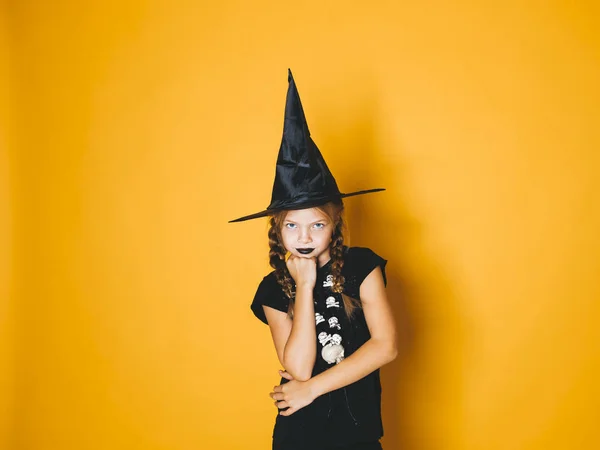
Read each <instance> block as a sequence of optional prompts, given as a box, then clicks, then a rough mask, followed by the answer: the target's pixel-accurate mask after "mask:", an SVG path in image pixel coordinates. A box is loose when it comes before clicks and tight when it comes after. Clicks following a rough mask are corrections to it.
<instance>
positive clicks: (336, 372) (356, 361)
mask: <svg viewBox="0 0 600 450" xmlns="http://www.w3.org/2000/svg"><path fill="white" fill-rule="evenodd" d="M396 354H397V351H396V347H395V345H394V344H393V342H389V341H379V340H375V339H373V338H371V339H369V340H368V341H367V342H365V343H364V344H363V345H362V346H361V347H360V348H359V349H358V350H356V351H355V352H354V353H353V354H352V355H350V356H349V357H347V358H345V359H344V360H343V361H342V362H340V363H339V364H336V365H335V366H333V367H331V368H330V369H328V370H326V371H325V372H323V373H321V374H319V375H317V376H315V377H313V378H311V379H310V383H311V384H312V388H313V389H314V392H315V394H316V395H317V396H320V395H323V394H326V393H327V392H331V391H334V390H336V389H339V388H342V387H344V386H348V385H349V384H352V383H354V382H355V381H358V380H360V379H361V378H363V377H365V376H367V375H368V374H370V373H371V372H373V371H374V370H376V369H379V368H380V367H382V366H384V365H385V364H387V363H389V362H391V361H393V360H394V359H395V358H396Z"/></svg>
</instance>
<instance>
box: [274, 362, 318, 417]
mask: <svg viewBox="0 0 600 450" xmlns="http://www.w3.org/2000/svg"><path fill="white" fill-rule="evenodd" d="M279 374H280V375H281V376H282V377H283V378H285V379H286V380H290V381H288V382H287V383H285V384H280V385H279V386H275V387H274V388H273V391H274V392H271V393H270V394H269V395H270V396H271V398H272V399H274V400H275V406H276V407H277V408H278V409H282V408H288V409H287V410H285V411H279V415H281V416H290V415H292V414H294V413H295V412H296V411H298V410H299V409H302V408H304V407H305V406H308V405H310V404H311V403H312V402H313V401H314V400H315V398H316V397H317V396H316V395H315V393H314V391H313V389H312V383H311V381H310V380H308V381H297V380H295V379H294V377H292V376H291V375H290V374H289V373H287V372H285V371H283V370H280V371H279Z"/></svg>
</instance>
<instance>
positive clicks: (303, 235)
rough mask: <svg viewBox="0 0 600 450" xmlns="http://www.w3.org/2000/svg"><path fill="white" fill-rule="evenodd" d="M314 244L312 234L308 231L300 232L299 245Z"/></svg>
mask: <svg viewBox="0 0 600 450" xmlns="http://www.w3.org/2000/svg"><path fill="white" fill-rule="evenodd" d="M310 242H312V238H311V237H310V233H309V232H308V231H307V230H302V231H300V235H299V236H298V243H300V244H308V243H310Z"/></svg>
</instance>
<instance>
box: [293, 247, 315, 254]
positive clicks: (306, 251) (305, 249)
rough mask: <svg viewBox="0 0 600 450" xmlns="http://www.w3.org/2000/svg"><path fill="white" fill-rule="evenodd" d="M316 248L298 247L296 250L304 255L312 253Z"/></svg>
mask: <svg viewBox="0 0 600 450" xmlns="http://www.w3.org/2000/svg"><path fill="white" fill-rule="evenodd" d="M313 250H314V248H297V249H296V251H297V252H298V253H301V254H303V255H308V254H309V253H312V251H313Z"/></svg>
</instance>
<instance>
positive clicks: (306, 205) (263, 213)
mask: <svg viewBox="0 0 600 450" xmlns="http://www.w3.org/2000/svg"><path fill="white" fill-rule="evenodd" d="M381 191H385V188H376V189H367V190H363V191H356V192H350V193H348V194H342V193H340V195H339V196H338V195H336V196H335V197H334V198H328V199H325V200H320V201H316V202H306V201H305V202H301V203H298V204H296V205H293V206H288V207H286V208H272V209H269V208H267V209H265V210H264V211H260V212H257V213H254V214H250V215H247V216H243V217H240V218H238V219H234V220H230V221H229V222H228V223H233V222H244V221H246V220H251V219H258V218H259V217H266V216H269V215H272V214H275V213H277V212H279V211H288V210H293V209H305V208H312V207H315V206H320V205H324V204H325V203H328V202H330V201H332V200H334V199H335V198H340V199H341V198H346V197H353V196H355V195H362V194H371V193H373V192H381Z"/></svg>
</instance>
